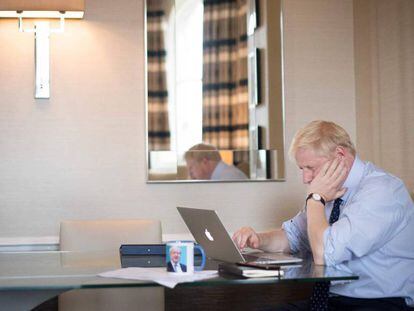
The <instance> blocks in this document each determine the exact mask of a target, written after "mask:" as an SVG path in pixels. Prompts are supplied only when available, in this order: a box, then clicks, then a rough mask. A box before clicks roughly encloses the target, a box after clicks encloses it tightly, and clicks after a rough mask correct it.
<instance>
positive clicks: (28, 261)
mask: <svg viewBox="0 0 414 311" xmlns="http://www.w3.org/2000/svg"><path fill="white" fill-rule="evenodd" d="M137 262H139V260H138V261H137ZM133 263H134V258H133V257H129V258H128V266H134V264H133ZM217 266H218V262H216V261H212V260H210V261H208V263H207V265H206V267H205V269H208V270H217ZM120 268H121V260H120V256H119V253H118V252H107V251H105V252H102V251H100V252H57V251H53V252H18V253H11V252H10V253H9V252H4V253H0V290H40V289H43V290H44V289H59V290H63V289H66V290H68V289H78V288H104V287H130V286H158V284H156V283H154V282H151V281H140V280H124V279H113V278H102V277H99V276H97V274H99V273H102V272H105V271H110V270H115V269H120ZM357 278H358V277H357V276H355V275H352V274H349V273H347V272H344V271H340V270H337V269H335V268H333V267H324V266H317V265H314V264H313V262H312V261H311V260H304V261H303V262H302V264H301V265H298V266H292V267H288V268H286V269H284V275H283V276H282V277H280V278H279V277H272V278H250V279H245V278H239V277H237V276H232V275H218V276H217V277H215V278H212V279H208V280H203V281H197V282H192V283H182V284H180V286H196V285H202V286H206V285H207V286H208V285H217V284H221V285H223V284H243V283H246V284H271V283H276V282H289V281H298V282H313V281H320V280H324V281H332V280H354V279H357Z"/></svg>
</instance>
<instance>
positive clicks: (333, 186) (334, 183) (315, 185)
mask: <svg viewBox="0 0 414 311" xmlns="http://www.w3.org/2000/svg"><path fill="white" fill-rule="evenodd" d="M346 177H347V168H346V166H345V160H344V158H343V157H341V158H338V157H337V158H335V159H333V160H330V161H328V162H326V163H325V164H324V165H323V166H322V169H321V170H320V171H319V173H318V175H316V176H315V178H314V179H313V180H312V182H311V183H310V184H309V187H308V194H310V193H318V194H319V195H321V196H322V197H323V198H324V199H325V201H326V202H329V201H332V200H335V199H337V198H340V197H341V196H343V195H344V193H345V192H346V188H342V185H343V184H344V182H345V179H346Z"/></svg>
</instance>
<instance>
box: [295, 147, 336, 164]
mask: <svg viewBox="0 0 414 311" xmlns="http://www.w3.org/2000/svg"><path fill="white" fill-rule="evenodd" d="M295 159H296V163H297V165H298V166H301V167H302V166H308V165H311V164H312V165H314V164H318V163H321V162H325V161H327V160H328V157H326V156H322V155H320V154H318V153H317V152H316V151H315V150H313V149H311V148H303V147H301V148H298V150H297V151H296V154H295Z"/></svg>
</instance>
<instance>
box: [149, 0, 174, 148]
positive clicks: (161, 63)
mask: <svg viewBox="0 0 414 311" xmlns="http://www.w3.org/2000/svg"><path fill="white" fill-rule="evenodd" d="M163 3H165V1H164V0H147V59H148V61H147V64H148V65H147V66H148V68H147V69H148V71H147V72H148V77H147V78H148V150H149V151H153V150H170V129H169V121H168V90H167V82H166V69H165V59H166V56H167V52H166V50H165V47H164V45H165V44H164V32H163V23H164V19H165V17H166V14H165V10H164V9H163Z"/></svg>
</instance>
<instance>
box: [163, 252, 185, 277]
mask: <svg viewBox="0 0 414 311" xmlns="http://www.w3.org/2000/svg"><path fill="white" fill-rule="evenodd" d="M180 259H181V249H180V248H179V247H177V246H172V247H170V261H169V262H168V264H167V271H168V272H187V266H186V265H183V264H182V263H180Z"/></svg>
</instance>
